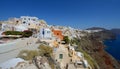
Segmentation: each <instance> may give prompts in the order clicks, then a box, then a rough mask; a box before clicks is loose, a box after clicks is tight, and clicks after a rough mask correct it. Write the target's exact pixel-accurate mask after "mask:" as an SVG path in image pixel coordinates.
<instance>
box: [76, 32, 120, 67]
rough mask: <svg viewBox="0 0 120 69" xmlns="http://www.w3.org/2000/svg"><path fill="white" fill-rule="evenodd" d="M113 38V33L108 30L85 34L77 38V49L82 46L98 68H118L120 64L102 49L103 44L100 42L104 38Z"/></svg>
mask: <svg viewBox="0 0 120 69" xmlns="http://www.w3.org/2000/svg"><path fill="white" fill-rule="evenodd" d="M113 38H115V35H114V34H113V33H111V32H110V31H109V30H104V31H101V32H95V33H91V34H87V36H84V37H81V39H79V41H80V42H79V43H78V47H77V49H80V48H82V50H83V51H85V52H86V53H87V54H89V55H90V56H91V57H92V58H93V59H94V60H95V61H96V62H97V64H98V66H99V68H100V69H119V68H120V64H119V63H118V61H117V60H116V59H114V58H113V57H112V56H111V55H110V54H108V53H107V52H106V51H105V50H104V48H105V46H104V44H103V42H102V41H103V40H105V39H113ZM94 66H95V67H94V69H98V68H97V67H96V65H94Z"/></svg>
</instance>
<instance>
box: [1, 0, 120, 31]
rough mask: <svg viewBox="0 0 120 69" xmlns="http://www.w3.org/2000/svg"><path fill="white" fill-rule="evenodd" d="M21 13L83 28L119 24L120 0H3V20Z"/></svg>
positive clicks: (110, 26) (116, 25)
mask: <svg viewBox="0 0 120 69" xmlns="http://www.w3.org/2000/svg"><path fill="white" fill-rule="evenodd" d="M20 16H36V17H38V18H40V19H44V20H46V21H47V22H48V24H50V25H62V26H71V27H74V28H80V29H85V28H89V27H94V26H97V27H104V28H108V29H110V28H120V0H0V20H7V19H8V18H10V17H20Z"/></svg>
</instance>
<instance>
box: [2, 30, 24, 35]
mask: <svg viewBox="0 0 120 69" xmlns="http://www.w3.org/2000/svg"><path fill="white" fill-rule="evenodd" d="M4 34H5V35H22V34H23V32H19V31H5V32H4Z"/></svg>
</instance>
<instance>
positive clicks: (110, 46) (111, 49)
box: [104, 35, 120, 61]
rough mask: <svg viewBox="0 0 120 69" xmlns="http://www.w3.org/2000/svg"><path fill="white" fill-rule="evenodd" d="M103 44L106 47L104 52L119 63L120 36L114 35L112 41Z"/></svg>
mask: <svg viewBox="0 0 120 69" xmlns="http://www.w3.org/2000/svg"><path fill="white" fill-rule="evenodd" d="M104 44H105V45H106V48H105V50H106V51H107V52H108V53H109V54H111V55H112V56H113V57H114V58H115V59H117V60H119V61H120V35H116V39H114V40H105V41H104Z"/></svg>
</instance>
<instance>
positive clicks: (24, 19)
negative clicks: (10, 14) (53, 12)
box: [20, 16, 39, 26]
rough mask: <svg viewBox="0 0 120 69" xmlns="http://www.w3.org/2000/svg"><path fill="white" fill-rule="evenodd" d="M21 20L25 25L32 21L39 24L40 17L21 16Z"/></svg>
mask: <svg viewBox="0 0 120 69" xmlns="http://www.w3.org/2000/svg"><path fill="white" fill-rule="evenodd" d="M20 20H21V22H22V24H23V25H26V26H28V25H30V24H31V23H33V24H38V23H39V19H38V18H37V17H30V16H21V17H20Z"/></svg>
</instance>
